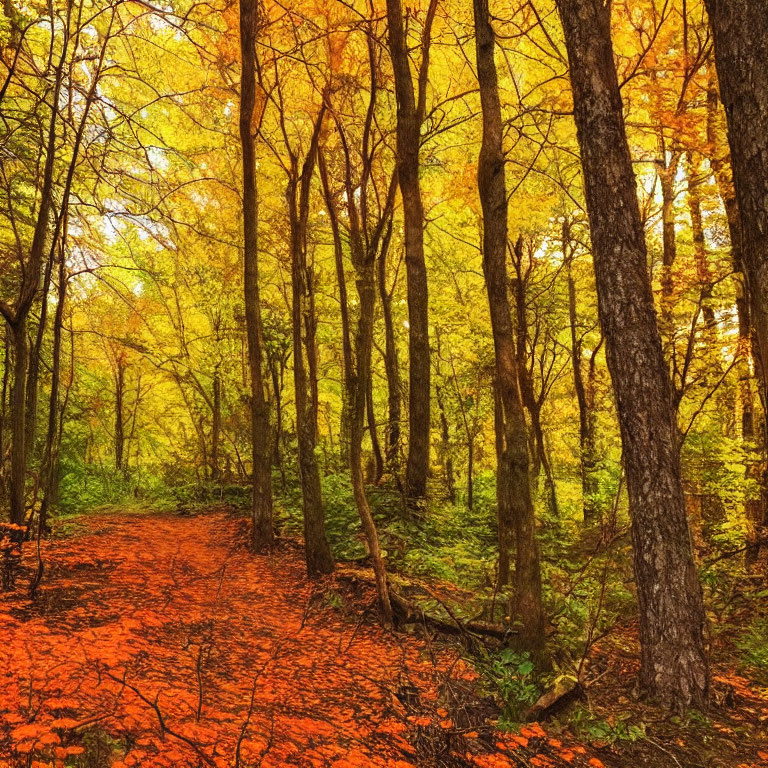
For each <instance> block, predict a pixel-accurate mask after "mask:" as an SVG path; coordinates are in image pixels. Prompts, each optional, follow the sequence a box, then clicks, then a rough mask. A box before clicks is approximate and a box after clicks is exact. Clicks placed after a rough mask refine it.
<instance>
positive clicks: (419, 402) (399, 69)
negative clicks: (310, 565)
mask: <svg viewBox="0 0 768 768" xmlns="http://www.w3.org/2000/svg"><path fill="white" fill-rule="evenodd" d="M432 14H433V15H434V12H432ZM387 20H388V30H389V50H390V55H391V57H392V67H393V70H394V75H395V96H396V100H397V171H398V178H399V182H400V194H401V195H402V198H403V215H404V219H405V266H406V279H407V285H408V323H409V327H408V354H409V362H408V369H409V377H408V406H409V407H408V426H409V433H408V460H407V465H406V493H407V496H408V498H409V499H410V500H411V501H416V500H418V499H420V498H423V497H424V496H425V495H426V493H427V473H428V471H429V428H430V394H431V391H430V352H429V297H428V284H427V268H426V264H425V262H424V206H423V204H422V201H421V188H420V185H419V146H420V129H421V116H420V114H419V110H418V108H417V103H416V95H415V93H414V88H413V80H412V78H411V67H410V63H409V60H408V48H407V42H406V39H405V26H404V23H403V9H402V3H401V0H387ZM425 59H426V52H425ZM426 71H427V61H426V60H424V61H422V70H421V72H422V74H424V73H425V72H426ZM422 94H423V89H422V91H421V93H420V94H419V95H420V97H422ZM422 98H423V97H422Z"/></svg>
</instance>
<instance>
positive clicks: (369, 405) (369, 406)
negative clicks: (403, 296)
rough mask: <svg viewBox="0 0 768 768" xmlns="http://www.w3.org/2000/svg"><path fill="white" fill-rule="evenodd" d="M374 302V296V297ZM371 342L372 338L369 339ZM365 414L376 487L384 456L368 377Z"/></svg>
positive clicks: (379, 479) (371, 382)
mask: <svg viewBox="0 0 768 768" xmlns="http://www.w3.org/2000/svg"><path fill="white" fill-rule="evenodd" d="M374 300H375V296H374ZM371 340H373V337H371ZM366 413H367V418H368V434H369V436H370V438H371V450H372V451H373V467H374V471H373V478H372V480H373V483H374V485H378V484H379V483H380V482H381V478H382V477H383V476H384V456H383V455H382V453H381V445H380V444H379V433H378V432H377V430H376V411H375V409H374V407H373V376H371V375H369V376H368V393H367V397H366Z"/></svg>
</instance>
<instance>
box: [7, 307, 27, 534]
mask: <svg viewBox="0 0 768 768" xmlns="http://www.w3.org/2000/svg"><path fill="white" fill-rule="evenodd" d="M12 329H13V348H14V363H13V387H12V388H11V477H10V502H11V522H12V523H15V524H16V525H21V524H22V523H23V522H24V516H25V511H26V510H25V506H24V504H25V495H26V494H25V482H26V471H27V454H26V444H25V441H26V424H25V414H26V399H27V392H26V380H27V365H28V358H29V342H28V340H27V323H26V320H25V319H20V320H17V321H16V322H15V323H14V325H13V326H12Z"/></svg>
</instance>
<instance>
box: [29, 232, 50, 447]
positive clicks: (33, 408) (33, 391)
mask: <svg viewBox="0 0 768 768" xmlns="http://www.w3.org/2000/svg"><path fill="white" fill-rule="evenodd" d="M55 247H56V244H55V242H54V243H53V244H52V245H51V251H50V255H49V257H48V260H47V261H46V264H45V274H44V276H43V285H42V290H41V298H40V322H39V323H38V324H37V330H36V332H35V341H34V343H33V344H32V346H31V348H30V352H29V369H28V371H27V415H26V422H27V427H26V430H27V433H26V436H25V438H24V440H25V443H26V450H27V461H29V460H30V459H31V458H32V456H33V454H34V452H35V437H36V435H37V396H38V379H39V374H40V352H41V350H42V347H43V339H44V338H45V329H46V326H47V324H48V291H49V290H50V286H51V273H52V271H53V262H54V249H55Z"/></svg>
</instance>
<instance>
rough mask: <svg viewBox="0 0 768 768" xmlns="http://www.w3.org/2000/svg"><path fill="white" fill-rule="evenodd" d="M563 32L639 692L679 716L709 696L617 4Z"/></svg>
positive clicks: (572, 18) (566, 23)
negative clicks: (634, 612)
mask: <svg viewBox="0 0 768 768" xmlns="http://www.w3.org/2000/svg"><path fill="white" fill-rule="evenodd" d="M557 6H558V10H559V12H560V18H561V21H562V23H563V29H564V32H565V42H566V47H567V50H568V58H569V63H570V78H571V85H572V90H573V101H574V117H575V122H576V129H577V134H578V141H579V145H580V148H581V163H582V167H583V172H584V187H585V195H586V201H587V211H588V214H589V221H590V229H591V235H592V246H593V254H594V267H595V279H596V285H597V296H598V311H599V316H600V321H601V324H602V327H603V333H604V336H605V342H606V357H607V362H608V369H609V371H610V374H611V379H612V381H613V388H614V395H615V397H616V404H617V411H618V416H619V426H620V429H621V437H622V445H623V449H624V464H625V469H626V477H627V491H628V496H629V507H630V515H631V518H632V542H633V554H634V571H635V584H636V587H637V597H638V607H639V619H640V621H639V626H640V642H641V670H640V682H641V686H642V688H643V689H644V690H645V691H646V692H647V693H648V694H650V695H652V696H654V697H656V698H658V699H659V700H661V701H663V702H664V703H666V704H668V705H670V706H673V707H675V708H678V709H682V708H684V707H687V706H689V705H694V706H699V707H704V706H706V703H707V698H708V693H709V668H708V660H707V651H706V644H705V637H704V633H705V621H706V619H705V614H704V607H703V602H702V594H701V586H700V584H699V580H698V573H697V570H696V565H695V563H694V560H693V553H692V547H691V536H690V531H689V528H688V520H687V517H686V513H685V503H684V498H683V488H682V482H681V478H680V459H679V454H678V450H677V433H676V423H675V414H674V409H673V406H672V391H671V384H670V380H669V375H668V373H667V369H666V364H665V361H664V355H663V352H662V346H661V337H660V334H659V330H658V326H657V322H656V313H655V310H654V304H653V293H652V290H651V284H650V278H649V274H648V261H647V252H646V244H645V237H644V232H643V225H642V220H641V216H640V210H639V205H638V200H637V190H636V182H635V176H634V172H633V169H632V158H631V155H630V152H629V145H628V143H627V137H626V130H625V126H624V119H623V104H622V100H621V92H620V90H619V83H618V77H617V74H616V66H615V63H614V58H613V46H612V41H611V19H610V4H609V5H606V4H605V3H603V2H602V0H557Z"/></svg>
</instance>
